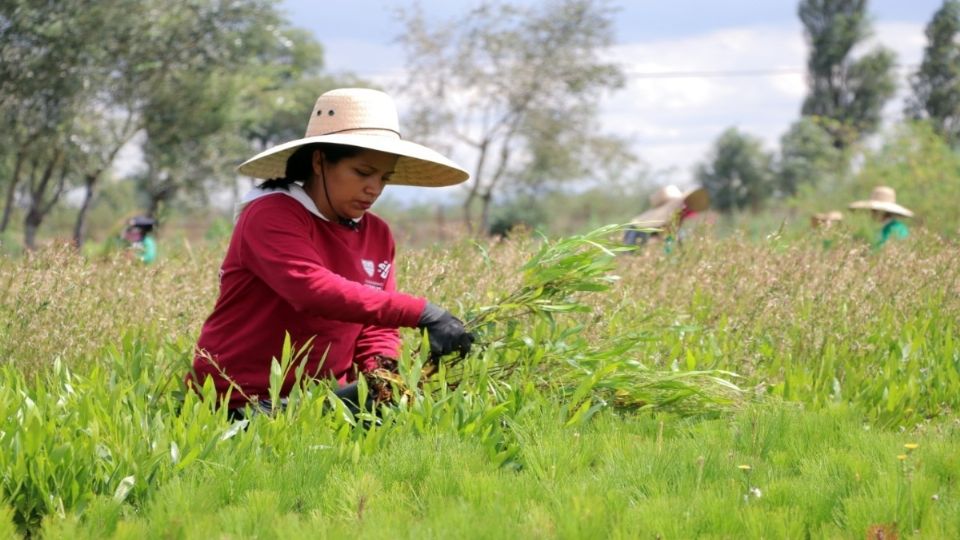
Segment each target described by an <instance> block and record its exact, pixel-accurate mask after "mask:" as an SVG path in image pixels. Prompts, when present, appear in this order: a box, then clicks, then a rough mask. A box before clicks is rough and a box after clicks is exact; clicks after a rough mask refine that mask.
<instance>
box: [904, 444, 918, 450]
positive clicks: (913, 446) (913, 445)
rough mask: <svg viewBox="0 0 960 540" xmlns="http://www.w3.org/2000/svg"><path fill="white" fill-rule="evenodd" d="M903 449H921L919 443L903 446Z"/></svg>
mask: <svg viewBox="0 0 960 540" xmlns="http://www.w3.org/2000/svg"><path fill="white" fill-rule="evenodd" d="M903 447H904V448H906V449H907V450H916V449H917V448H920V445H919V444H917V443H912V442H911V443H907V444H905V445H903Z"/></svg>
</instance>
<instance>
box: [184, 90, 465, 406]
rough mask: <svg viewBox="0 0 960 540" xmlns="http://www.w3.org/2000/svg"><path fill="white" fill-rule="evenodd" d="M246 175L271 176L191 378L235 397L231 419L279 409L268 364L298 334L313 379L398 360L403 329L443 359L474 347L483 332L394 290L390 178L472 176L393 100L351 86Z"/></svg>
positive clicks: (449, 181) (247, 219)
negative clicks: (420, 140) (409, 125)
mask: <svg viewBox="0 0 960 540" xmlns="http://www.w3.org/2000/svg"><path fill="white" fill-rule="evenodd" d="M238 170H239V172H240V173H242V174H245V175H248V176H252V177H255V178H261V179H265V180H267V181H266V182H263V183H262V184H260V185H259V186H258V187H257V188H255V189H253V191H251V192H250V193H248V194H247V195H246V196H245V197H244V198H243V201H242V202H241V204H240V205H239V209H238V212H237V215H236V227H235V229H234V231H233V236H232V237H231V240H230V245H229V248H228V249H227V254H226V257H225V258H224V261H223V265H222V266H221V268H220V295H219V298H218V299H217V303H216V306H215V307H214V309H213V312H212V313H211V314H210V316H209V317H208V318H207V320H206V322H205V323H204V325H203V329H202V330H201V333H200V338H199V340H198V343H197V354H196V356H195V358H194V362H193V371H194V376H195V379H193V381H191V382H193V383H195V384H198V385H202V384H203V382H204V380H205V379H207V378H212V379H213V382H214V384H215V386H216V388H217V392H218V394H219V395H220V396H221V399H222V398H223V397H224V396H226V395H227V394H228V393H229V402H228V403H227V406H228V407H229V408H230V409H231V413H232V414H233V413H237V412H238V411H242V410H243V408H244V407H245V406H246V405H247V404H248V402H253V403H254V404H255V405H256V406H257V407H259V408H261V409H262V408H269V407H270V404H269V402H267V403H266V405H264V402H265V401H267V400H268V398H269V394H268V388H269V378H270V363H271V359H272V358H274V357H276V358H279V357H280V354H281V350H282V347H283V343H284V337H285V334H286V333H289V335H290V339H291V341H292V342H293V344H294V345H295V346H296V347H303V346H305V345H307V344H310V347H311V348H310V350H309V352H308V354H307V357H306V358H305V360H304V362H303V364H302V366H303V373H304V376H305V377H311V378H330V377H332V378H335V379H336V380H337V381H338V382H339V383H340V384H341V385H347V384H348V383H350V382H352V381H354V380H355V379H356V377H357V373H358V372H361V373H362V372H367V371H371V370H373V369H376V368H377V367H378V365H379V363H380V362H381V361H382V359H384V358H393V357H396V354H397V352H398V348H399V345H400V338H399V332H398V330H397V329H398V328H399V327H413V328H421V329H425V330H426V331H427V332H428V334H429V343H430V350H431V356H432V357H434V358H437V359H439V358H440V357H442V356H444V355H447V354H450V353H458V354H460V355H465V354H466V353H468V352H469V350H470V346H471V343H472V341H473V336H472V335H470V334H469V333H468V332H466V331H465V330H464V327H463V324H462V323H461V322H460V321H459V320H458V319H457V318H455V317H454V316H453V315H452V314H450V313H449V312H448V311H446V310H444V309H442V308H440V307H438V306H436V305H434V304H432V303H430V302H428V301H427V300H426V299H424V298H419V297H416V296H411V295H408V294H404V293H401V292H397V291H396V290H395V288H396V287H395V275H394V241H393V237H392V235H391V233H390V229H389V227H388V226H387V224H386V223H385V222H384V221H382V220H381V219H380V218H378V217H377V216H375V215H373V214H372V213H370V212H368V210H369V209H370V207H371V205H373V203H374V202H375V201H376V200H377V198H378V197H379V196H380V194H381V192H382V191H383V188H384V186H385V185H386V184H387V183H391V184H401V185H414V186H425V187H433V186H449V185H453V184H458V183H460V182H463V181H465V180H466V179H467V178H468V174H467V173H466V172H465V171H464V170H463V169H461V168H460V167H459V166H457V165H456V164H454V163H453V162H452V161H450V160H449V159H447V158H445V157H443V156H442V155H440V154H439V153H437V152H435V151H433V150H430V149H428V148H426V147H423V146H421V145H418V144H415V143H412V142H409V141H405V140H403V139H402V138H401V137H400V129H399V125H398V121H397V112H396V109H395V107H394V104H393V100H392V99H391V98H390V97H389V96H388V95H387V94H384V93H383V92H379V91H376V90H369V89H357V88H347V89H338V90H333V91H330V92H327V93H325V94H323V95H321V96H320V97H319V98H318V99H317V102H316V104H315V105H314V108H313V111H312V112H311V114H310V119H309V122H308V124H307V131H306V135H305V136H304V137H303V138H301V139H297V140H294V141H290V142H287V143H284V144H281V145H279V146H275V147H273V148H270V149H268V150H266V151H264V152H261V153H260V154H258V155H256V156H254V157H252V158H250V159H249V160H247V161H246V162H244V163H243V164H242V165H240V167H239V168H238ZM292 371H293V370H291V373H290V375H289V376H288V377H287V380H286V381H285V385H284V387H283V394H284V395H286V393H287V392H289V389H290V388H291V386H292V385H293V383H294V381H293V373H292ZM354 388H355V385H354ZM352 397H353V396H351V398H352Z"/></svg>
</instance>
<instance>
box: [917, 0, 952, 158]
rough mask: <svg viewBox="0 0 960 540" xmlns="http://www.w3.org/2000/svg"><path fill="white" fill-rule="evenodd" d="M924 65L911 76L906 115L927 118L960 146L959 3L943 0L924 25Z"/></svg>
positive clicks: (940, 131)
mask: <svg viewBox="0 0 960 540" xmlns="http://www.w3.org/2000/svg"><path fill="white" fill-rule="evenodd" d="M926 34H927V41H928V43H927V47H926V49H924V53H923V62H922V63H921V64H920V69H919V70H918V71H917V73H916V74H915V75H914V76H913V79H912V86H913V97H912V99H911V100H910V101H909V102H908V105H907V113H908V114H910V115H911V116H913V117H914V118H917V119H922V118H929V119H930V121H931V123H932V124H933V126H934V127H935V128H936V130H937V132H939V133H940V134H941V135H943V136H944V137H946V138H947V139H948V140H949V141H950V142H951V143H952V144H953V145H957V144H958V143H960V35H958V34H960V1H958V0H946V1H945V2H944V3H943V6H941V7H940V9H939V10H937V12H936V13H935V14H934V16H933V19H932V20H931V21H930V24H928V25H927V30H926Z"/></svg>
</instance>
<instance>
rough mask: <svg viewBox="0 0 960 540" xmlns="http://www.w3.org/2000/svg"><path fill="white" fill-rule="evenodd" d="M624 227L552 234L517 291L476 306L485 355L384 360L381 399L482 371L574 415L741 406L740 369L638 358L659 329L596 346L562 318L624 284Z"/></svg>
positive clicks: (474, 325)
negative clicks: (656, 365) (619, 261)
mask: <svg viewBox="0 0 960 540" xmlns="http://www.w3.org/2000/svg"><path fill="white" fill-rule="evenodd" d="M624 227H625V226H623V225H609V226H605V227H601V228H598V229H596V230H594V231H591V232H589V233H586V234H583V235H577V236H571V237H567V238H562V239H560V240H557V241H549V240H547V239H543V242H542V244H541V246H540V249H539V250H538V251H537V253H536V254H535V255H534V256H533V257H532V258H531V259H530V260H529V261H528V262H526V263H525V264H524V265H523V266H522V267H521V268H520V269H519V272H520V273H521V276H522V283H521V285H520V286H519V287H518V288H516V289H515V290H514V291H512V292H510V293H509V294H507V295H505V296H502V297H501V298H499V299H498V300H497V301H495V302H494V303H492V304H490V305H486V306H481V307H478V308H475V309H473V310H471V311H469V312H468V313H469V316H468V317H467V321H466V323H465V326H466V327H467V329H468V330H470V331H471V332H473V333H474V334H475V335H476V336H477V337H478V345H479V346H478V347H477V349H479V350H480V351H481V352H480V353H479V354H478V353H473V354H471V355H470V359H469V360H468V361H463V359H460V358H454V359H452V360H450V361H447V362H443V363H441V362H434V361H431V360H429V359H427V358H425V356H424V355H423V354H420V355H419V356H420V359H419V362H414V363H413V365H411V366H409V368H406V369H412V370H418V373H417V374H416V375H415V376H410V374H409V373H408V374H406V375H405V374H404V373H403V371H404V369H405V366H404V365H403V364H404V363H403V362H401V363H400V364H399V365H397V364H393V365H390V366H385V368H384V369H379V370H376V371H374V372H373V373H372V374H371V375H370V376H368V378H367V382H368V384H369V385H370V386H371V387H372V388H374V389H375V393H374V395H378V396H379V397H380V400H381V401H383V400H384V398H385V397H392V396H393V395H395V394H397V395H402V394H407V395H410V394H412V392H411V390H410V389H411V387H412V386H418V387H421V388H422V387H423V383H424V382H425V381H431V380H433V381H436V380H440V381H442V383H443V384H445V385H447V386H448V387H457V386H460V385H463V384H465V383H467V382H469V381H470V380H471V379H474V378H477V377H478V375H480V374H479V373H478V371H482V372H483V373H482V376H483V377H482V378H484V379H486V380H489V381H491V382H492V383H493V384H496V383H497V382H503V383H505V384H506V382H507V381H509V380H513V382H518V381H523V382H531V381H532V382H534V383H535V384H536V385H537V386H539V387H542V388H547V389H553V390H555V391H556V392H557V394H558V395H559V397H560V399H562V400H564V402H565V403H566V407H567V410H568V411H570V415H571V421H575V420H577V419H580V418H583V419H585V418H588V417H589V416H590V415H592V414H593V412H595V411H596V410H598V409H599V408H602V407H604V406H608V405H612V406H618V407H623V408H629V409H641V410H649V409H666V410H671V411H674V412H679V413H683V414H699V413H704V412H711V411H717V410H724V409H728V408H731V407H735V406H736V405H737V404H738V403H739V401H740V398H741V395H742V391H741V390H740V389H739V388H738V387H737V386H736V385H734V384H733V383H732V382H730V381H729V380H728V379H729V378H733V377H736V375H735V374H734V373H730V372H725V371H717V370H706V371H679V370H675V371H658V370H654V369H650V368H648V367H646V366H645V365H644V363H643V362H641V361H640V360H638V359H636V358H634V357H633V356H632V355H633V354H634V353H635V352H636V349H637V348H638V345H640V344H641V343H643V341H645V340H649V339H652V338H653V335H652V334H651V333H650V332H644V331H641V330H640V329H637V330H636V331H635V332H633V333H632V334H630V335H625V336H617V337H614V338H610V339H607V340H604V341H603V342H601V343H589V342H588V341H587V340H586V339H584V338H583V337H582V330H583V326H582V324H577V323H576V322H575V321H559V320H558V319H557V317H556V315H557V314H563V313H586V312H590V311H591V308H590V307H588V306H587V305H585V304H584V303H583V302H581V301H580V297H581V295H583V294H586V293H600V292H605V291H607V290H609V289H610V287H611V286H613V284H614V283H616V282H617V280H618V279H619V277H618V276H616V275H614V274H613V273H612V272H613V269H614V261H615V259H616V256H617V253H623V252H627V251H630V250H632V249H633V248H632V247H626V246H622V245H618V244H617V243H616V242H615V241H613V240H611V238H616V237H618V236H619V233H620V232H622V230H623V229H624ZM598 316H601V315H598ZM421 350H422V349H421ZM478 364H479V366H478ZM388 387H390V388H391V390H389V391H388V390H387V388H388Z"/></svg>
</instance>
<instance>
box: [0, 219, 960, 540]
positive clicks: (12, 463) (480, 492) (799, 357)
mask: <svg viewBox="0 0 960 540" xmlns="http://www.w3.org/2000/svg"><path fill="white" fill-rule="evenodd" d="M615 232H616V231H615V230H613V229H611V230H605V231H600V232H597V233H595V235H593V236H591V235H586V236H584V237H581V238H580V239H579V240H575V239H567V240H563V239H561V240H558V241H555V242H554V241H546V242H545V241H544V240H542V239H537V238H519V239H514V240H510V241H506V242H500V243H488V244H487V243H484V244H478V243H475V242H468V241H463V242H460V243H458V244H455V245H452V246H447V247H445V248H442V249H441V248H431V249H423V250H414V251H407V252H404V253H403V256H402V257H401V259H400V260H399V261H398V263H399V264H398V266H399V270H398V272H399V276H400V281H401V288H402V289H403V290H406V291H408V292H412V293H414V294H422V295H424V296H427V297H428V298H430V299H431V300H432V301H434V302H436V303H438V304H440V305H444V306H445V307H448V308H450V309H452V310H453V311H454V312H456V313H459V314H463V315H464V316H465V317H466V318H474V317H475V322H474V324H475V325H476V326H477V328H478V329H482V330H483V332H482V334H483V336H482V340H481V341H482V346H480V347H478V348H477V352H476V353H475V354H474V355H473V356H472V357H471V358H470V359H468V360H467V361H465V362H462V363H460V364H458V365H457V366H455V367H445V368H444V369H441V370H440V371H438V372H436V373H430V374H429V376H428V377H427V378H424V371H423V369H422V368H423V365H424V362H425V356H424V354H422V353H416V352H415V351H416V350H417V348H418V347H419V346H420V341H421V340H420V338H419V337H418V336H417V335H416V334H415V333H414V332H412V331H407V332H405V334H404V335H405V337H406V338H407V339H406V340H405V343H406V347H405V351H404V353H403V355H402V357H401V359H400V366H401V369H400V373H399V374H398V377H400V382H402V383H403V385H404V387H405V388H406V389H407V392H399V393H398V394H397V400H398V401H397V403H395V405H394V406H392V407H386V408H383V409H381V411H380V416H379V417H376V416H374V415H372V413H371V412H370V411H367V412H363V413H361V414H359V415H352V414H350V413H349V412H348V411H347V410H346V409H345V408H344V407H343V406H342V404H340V403H339V401H337V400H336V399H335V398H334V397H333V396H332V395H331V394H330V392H329V389H328V388H327V386H326V383H322V382H320V383H316V384H310V385H306V386H304V387H303V388H302V390H301V392H300V393H299V394H298V395H297V398H296V399H295V400H294V404H293V405H292V406H291V407H289V408H288V409H287V410H286V411H284V412H283V413H282V414H279V415H277V416H275V417H264V416H261V417H256V418H254V419H253V421H251V422H249V423H248V424H233V425H231V424H230V423H228V422H227V421H226V417H225V413H224V412H223V411H222V410H217V409H216V407H215V401H216V400H215V399H214V397H213V393H212V392H213V391H212V388H209V387H208V388H206V389H205V392H206V398H205V399H200V398H199V397H198V396H196V395H194V394H192V393H187V392H184V391H183V388H182V386H181V385H180V381H181V377H182V375H183V373H185V372H186V370H187V369H188V367H189V364H190V360H191V357H192V345H193V343H194V340H195V337H196V334H197V332H198V331H199V327H200V324H201V323H202V321H203V318H204V317H205V316H206V314H207V312H208V311H209V309H210V308H211V307H212V303H213V301H214V298H215V294H216V269H217V266H218V264H219V260H220V257H221V251H220V249H222V248H218V247H207V248H202V249H187V248H186V247H185V248H184V249H181V250H179V251H175V250H170V249H169V247H168V250H166V252H165V253H166V255H167V256H166V258H165V259H163V260H161V261H160V262H159V263H158V264H157V265H155V266H152V267H142V266H139V265H137V264H134V263H133V262H131V261H127V260H123V259H96V260H84V259H82V258H79V257H77V256H76V255H74V254H72V253H70V252H68V251H57V250H53V251H46V252H41V253H38V254H36V255H32V256H30V257H25V258H22V259H3V260H0V265H2V266H0V269H2V270H0V272H2V273H0V353H2V355H3V356H2V362H3V366H2V369H0V486H2V499H3V502H4V503H3V504H2V505H0V508H5V509H6V510H5V513H4V512H0V514H2V515H0V532H2V530H3V527H8V526H9V527H8V528H7V529H6V530H8V531H12V530H13V528H16V529H17V530H18V531H20V532H21V533H23V532H29V533H40V534H41V535H48V536H51V537H63V536H70V537H84V536H87V537H94V536H96V537H103V536H117V537H142V536H168V535H175V536H191V537H192V536H198V537H199V536H207V535H210V534H228V535H232V536H239V537H253V536H258V537H259V536H270V535H276V536H277V537H280V536H288V535H290V534H305V533H307V532H308V531H309V532H310V534H311V535H317V534H320V535H326V534H330V535H332V534H357V533H358V534H364V535H373V534H386V533H392V534H399V535H401V536H422V535H430V536H439V535H454V536H463V535H472V536H521V535H522V536H529V535H531V534H532V535H537V536H621V537H636V536H657V535H659V536H664V537H666V536H670V537H675V536H695V535H704V534H707V535H710V534H712V535H719V536H732V535H739V534H746V535H747V536H754V537H769V536H779V537H782V536H786V537H795V536H853V537H862V536H863V535H864V534H866V531H868V530H869V529H870V528H871V527H882V528H888V529H889V530H895V531H898V532H899V533H900V534H904V535H910V534H913V531H915V530H916V531H920V535H921V536H934V537H936V536H941V537H950V536H956V535H957V533H958V532H960V523H958V522H957V521H956V519H955V516H956V515H960V514H958V512H957V510H960V508H958V502H957V501H958V500H960V499H958V498H957V493H956V488H955V486H954V482H953V480H952V478H953V475H954V474H955V470H956V467H957V466H958V465H960V463H957V461H956V458H955V452H953V451H952V450H951V449H952V448H953V447H954V446H955V445H956V443H957V437H958V432H957V429H956V424H955V421H954V420H955V418H956V414H955V411H956V409H957V407H958V402H960V351H958V345H957V343H958V328H957V324H958V321H960V318H958V315H960V295H958V293H960V270H958V269H957V267H956V263H955V253H956V248H957V246H955V245H951V244H947V243H944V242H943V241H941V240H940V239H939V238H937V237H935V236H932V235H926V234H924V233H923V232H922V231H915V232H914V235H913V236H912V237H911V238H910V241H909V242H903V243H899V244H893V245H890V246H888V248H885V249H884V250H882V251H874V250H871V249H870V248H868V247H867V246H866V245H865V244H864V243H862V242H860V241H858V240H857V239H855V238H851V237H848V236H845V235H843V234H837V235H834V237H831V238H819V237H817V238H813V237H811V238H807V239H796V238H786V237H783V236H777V235H772V236H770V237H769V238H767V239H766V240H764V241H761V242H756V241H746V240H744V239H742V238H737V237H732V238H727V239H723V240H708V239H695V240H691V241H688V242H687V243H685V244H684V246H683V247H682V248H681V249H679V250H677V251H675V252H674V253H672V254H670V255H668V256H665V255H663V254H662V253H661V252H659V251H658V250H655V249H648V250H644V251H640V252H637V253H620V254H616V255H614V253H612V252H610V251H609V248H607V247H605V246H608V245H610V242H615V241H616V236H617V235H616V234H615ZM825 239H828V240H830V243H829V244H828V245H827V247H825V244H824V242H823V240H825ZM557 246H566V247H565V248H563V249H562V250H561V252H560V253H559V254H558V257H554V256H553V254H557V253H555V252H551V251H550V250H551V249H553V248H556V247H557ZM538 257H539V258H538ZM537 261H539V262H537ZM525 265H526V266H525ZM551 268H552V269H557V268H562V269H563V272H561V273H559V274H551V273H550V270H551ZM611 271H612V272H614V273H615V274H617V275H618V276H619V277H620V279H618V280H614V279H611V278H610V272H611ZM568 278H569V279H571V280H572V281H564V280H566V279H568ZM595 278H596V279H598V280H599V281H591V280H593V279H595ZM551 280H552V281H551ZM559 282H564V283H567V284H568V285H569V284H570V283H574V284H576V283H580V284H584V283H588V284H589V283H592V284H593V285H590V286H584V287H579V289H580V290H579V292H578V287H576V286H570V287H569V288H568V289H563V290H561V291H560V292H561V294H559V295H554V296H550V295H545V293H546V292H548V289H549V288H550V287H551V286H552V285H551V284H555V283H559ZM600 284H602V287H601V286H597V285H600ZM568 293H569V294H568ZM538 302H540V303H538ZM543 302H546V303H543ZM496 306H500V307H499V308H498V307H496ZM518 306H519V307H521V308H522V307H523V306H527V307H528V308H529V307H530V306H540V308H539V309H540V311H536V310H533V311H530V310H529V309H527V310H526V311H524V309H520V310H515V311H510V312H509V316H507V314H508V311H509V310H513V309H514V308H517V307H518ZM558 307H559V308H558ZM497 310H500V311H497ZM491 313H499V316H491V317H489V320H486V319H484V317H485V316H487V315H490V314H491ZM291 362H292V358H290V356H289V355H287V356H285V357H280V358H278V370H280V369H281V368H282V366H284V365H286V366H290V365H291ZM505 368H508V369H505ZM454 381H455V382H456V384H450V383H451V382H454ZM730 381H733V382H735V383H736V385H737V387H739V388H740V389H743V390H746V391H747V392H746V394H744V393H743V392H740V391H739V390H736V389H735V388H733V387H732V386H731V385H729V384H728V383H729V382H730ZM728 391H729V392H728ZM744 397H749V398H751V399H753V400H755V401H756V403H754V404H752V405H750V404H745V403H744V401H743V398H744ZM731 405H736V406H731ZM637 411H644V412H645V413H644V414H639V415H638V414H636V413H637ZM665 411H669V412H665ZM718 411H719V412H720V415H719V416H718V414H717V413H718ZM811 411H813V412H811ZM707 413H709V414H707ZM890 428H894V429H890ZM908 442H909V443H913V442H916V443H918V444H920V447H919V449H917V450H915V451H914V452H912V453H910V455H909V456H908V460H905V461H906V462H902V461H898V460H897V457H896V456H897V455H898V454H900V453H902V452H903V450H902V446H903V444H905V443H908ZM739 465H749V466H750V468H749V469H740V468H738V466H739ZM744 471H748V472H744ZM754 488H756V490H757V491H754ZM757 493H760V494H761V495H760V496H759V497H758V496H757ZM504 516H508V517H509V518H510V519H507V520H504V519H503V517H504ZM477 523H479V525H477ZM885 530H886V529H885Z"/></svg>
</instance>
